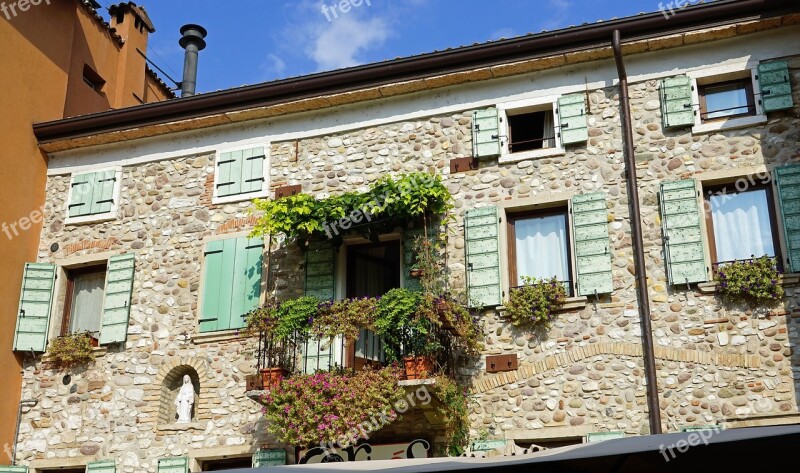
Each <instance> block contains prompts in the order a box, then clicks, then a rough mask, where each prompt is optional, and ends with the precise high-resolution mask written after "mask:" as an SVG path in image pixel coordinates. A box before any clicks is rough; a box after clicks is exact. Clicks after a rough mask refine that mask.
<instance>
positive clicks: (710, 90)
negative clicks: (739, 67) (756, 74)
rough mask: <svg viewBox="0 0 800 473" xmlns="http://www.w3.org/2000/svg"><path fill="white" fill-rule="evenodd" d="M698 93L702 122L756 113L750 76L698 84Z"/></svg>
mask: <svg viewBox="0 0 800 473" xmlns="http://www.w3.org/2000/svg"><path fill="white" fill-rule="evenodd" d="M698 94H699V96H700V119H701V120H702V121H703V122H707V121H710V120H720V119H726V120H727V119H728V118H734V117H744V116H750V115H755V114H756V105H755V100H754V95H753V81H752V79H751V78H750V77H747V78H743V79H734V80H730V81H725V82H715V83H711V84H707V85H700V86H699V91H698Z"/></svg>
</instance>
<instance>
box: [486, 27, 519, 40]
mask: <svg viewBox="0 0 800 473" xmlns="http://www.w3.org/2000/svg"><path fill="white" fill-rule="evenodd" d="M514 36H519V35H517V33H515V32H514V30H513V29H511V28H500V29H499V30H497V31H494V32H493V33H492V34H491V36H489V39H490V40H492V41H494V40H497V39H501V38H506V39H507V38H513V37H514Z"/></svg>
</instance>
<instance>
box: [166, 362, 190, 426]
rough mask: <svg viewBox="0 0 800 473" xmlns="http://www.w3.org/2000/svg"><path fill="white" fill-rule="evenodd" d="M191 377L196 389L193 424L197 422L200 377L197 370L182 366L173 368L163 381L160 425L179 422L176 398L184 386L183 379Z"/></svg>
mask: <svg viewBox="0 0 800 473" xmlns="http://www.w3.org/2000/svg"><path fill="white" fill-rule="evenodd" d="M185 375H189V379H190V380H191V381H192V386H193V387H194V404H192V422H195V421H196V420H197V408H198V405H199V403H200V376H198V374H197V370H195V369H194V367H192V366H190V365H180V366H176V367H174V368H172V369H171V370H170V371H169V372H168V373H167V374H166V376H164V379H163V380H162V381H161V396H160V403H159V411H158V423H159V424H160V425H170V424H174V423H175V421H176V420H178V411H177V406H176V405H175V397H176V396H177V395H178V391H180V389H181V386H183V377H184V376H185Z"/></svg>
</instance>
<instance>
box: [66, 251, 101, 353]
mask: <svg viewBox="0 0 800 473" xmlns="http://www.w3.org/2000/svg"><path fill="white" fill-rule="evenodd" d="M105 285H106V266H105V265H102V266H94V267H90V268H85V269H79V270H68V271H67V293H66V299H65V302H64V318H63V319H62V323H61V335H66V334H68V333H77V332H90V333H92V334H93V335H94V336H95V338H99V334H100V330H101V328H102V317H103V297H104V291H105Z"/></svg>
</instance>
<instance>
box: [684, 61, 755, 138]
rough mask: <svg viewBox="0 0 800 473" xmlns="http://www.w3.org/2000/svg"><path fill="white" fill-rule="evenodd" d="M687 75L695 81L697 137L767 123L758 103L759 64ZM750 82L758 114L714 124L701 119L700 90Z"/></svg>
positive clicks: (694, 126) (693, 94)
mask: <svg viewBox="0 0 800 473" xmlns="http://www.w3.org/2000/svg"><path fill="white" fill-rule="evenodd" d="M686 75H687V76H688V77H689V78H690V79H691V87H692V104H693V110H694V111H695V113H694V125H692V134H693V135H702V134H706V133H712V132H717V131H721V130H734V129H737V128H746V127H751V126H756V125H763V124H765V123H767V115H766V113H765V112H764V108H763V107H762V105H761V101H760V100H756V98H755V91H756V90H759V85H758V84H759V83H758V62H755V63H749V62H748V63H746V64H745V63H740V64H735V65H728V66H718V67H712V68H707V69H702V70H698V71H689V72H687V73H686ZM748 77H749V78H750V91H751V92H752V93H751V94H750V96H749V97H748V103H749V101H750V100H752V101H753V103H754V106H755V113H754V114H752V115H743V116H734V117H720V118H716V119H712V120H707V121H703V120H702V118H701V115H702V114H701V111H702V109H701V103H700V87H705V86H709V85H717V84H720V83H724V82H728V81H733V80H745V79H747V78H748Z"/></svg>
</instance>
